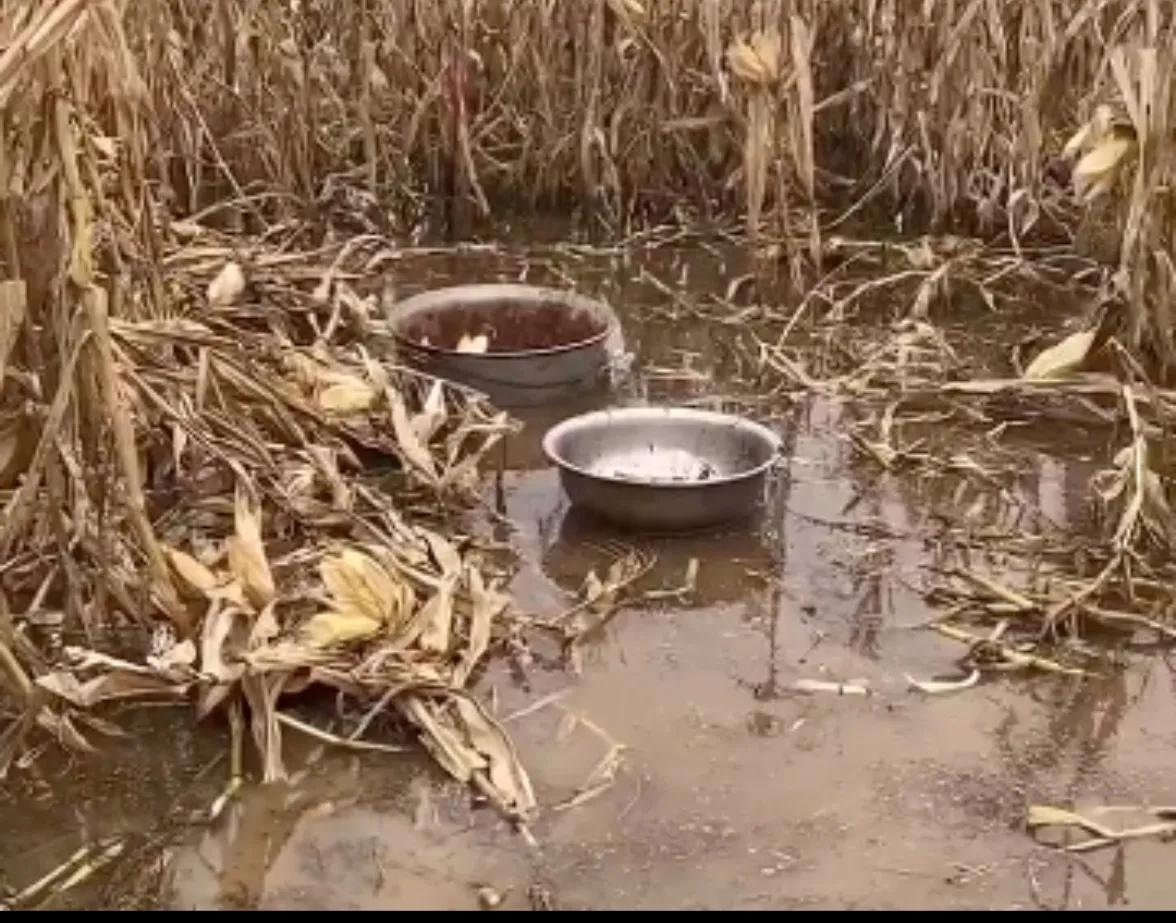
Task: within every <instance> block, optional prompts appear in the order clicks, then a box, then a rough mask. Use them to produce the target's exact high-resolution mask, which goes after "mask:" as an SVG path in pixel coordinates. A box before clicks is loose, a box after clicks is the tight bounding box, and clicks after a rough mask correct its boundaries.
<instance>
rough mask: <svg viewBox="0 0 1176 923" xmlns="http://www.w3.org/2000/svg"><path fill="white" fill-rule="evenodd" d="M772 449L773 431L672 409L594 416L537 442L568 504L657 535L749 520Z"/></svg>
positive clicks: (620, 410) (734, 419) (635, 409)
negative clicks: (556, 470)
mask: <svg viewBox="0 0 1176 923" xmlns="http://www.w3.org/2000/svg"><path fill="white" fill-rule="evenodd" d="M780 446H781V442H780V439H779V437H778V436H776V434H775V433H773V432H772V431H771V430H769V429H767V428H766V427H763V426H760V425H759V424H758V423H753V422H751V421H750V420H744V419H742V418H740V417H733V416H729V415H727V414H721V413H713V412H710V411H705V410H692V409H687V408H675V407H632V408H617V409H612V410H601V411H596V412H594V413H588V414H583V415H582V416H578V417H572V418H571V419H570V420H565V421H564V422H563V423H560V424H558V425H557V426H554V427H552V428H551V429H550V430H548V431H547V434H546V436H544V437H543V452H544V454H545V455H546V456H547V457H548V459H550V460H551V462H552V463H553V464H555V465H556V466H557V467H558V468H559V473H560V482H561V483H562V485H563V488H564V491H565V492H566V493H567V495H568V499H570V500H571V502H572V504H573V505H574V506H578V507H582V508H584V509H586V510H589V511H590V512H592V513H594V514H596V515H597V516H600V517H601V518H604V519H607V520H609V521H611V522H613V523H614V524H617V525H621V526H625V527H628V528H635V529H643V530H655V531H679V530H685V529H700V528H704V527H707V526H713V525H717V524H719V523H722V522H728V521H733V520H737V519H744V518H747V517H749V516H751V515H752V514H753V513H754V512H755V511H756V509H757V508H758V507H759V505H760V502H761V500H762V499H763V493H764V482H765V479H766V476H767V473H768V470H769V469H770V468H771V467H772V465H773V463H774V462H775V460H776V458H777V456H778V454H779V451H780Z"/></svg>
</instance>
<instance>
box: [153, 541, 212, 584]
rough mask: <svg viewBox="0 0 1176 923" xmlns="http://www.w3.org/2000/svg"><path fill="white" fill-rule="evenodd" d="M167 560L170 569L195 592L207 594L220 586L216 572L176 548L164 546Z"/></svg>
mask: <svg viewBox="0 0 1176 923" xmlns="http://www.w3.org/2000/svg"><path fill="white" fill-rule="evenodd" d="M164 553H165V554H166V555H167V559H168V562H169V563H170V564H171V566H172V569H173V570H174V571H175V572H176V574H177V575H178V576H179V577H180V579H181V580H183V581H184V583H185V584H187V585H188V587H190V588H191V589H193V590H195V591H196V592H197V593H204V594H207V593H209V592H210V591H212V590H214V589H216V588H217V587H218V586H220V581H219V580H218V579H217V576H216V574H214V573H213V572H212V571H211V570H209V569H208V568H207V567H205V566H204V565H203V564H201V563H200V562H199V561H197V560H196V559H195V558H194V557H192V556H191V555H190V554H187V553H186V552H183V551H180V550H179V549H178V548H167V547H165V548H164Z"/></svg>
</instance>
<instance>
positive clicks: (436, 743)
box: [400, 696, 487, 782]
mask: <svg viewBox="0 0 1176 923" xmlns="http://www.w3.org/2000/svg"><path fill="white" fill-rule="evenodd" d="M400 707H401V708H402V709H403V711H404V712H405V714H406V715H407V716H408V717H409V718H410V719H411V720H412V721H414V722H415V723H416V725H417V726H418V727H419V728H420V729H421V735H420V740H421V743H422V744H424V746H425V749H427V750H428V751H429V752H430V753H431V754H432V755H433V759H435V760H436V761H437V762H438V764H439V765H440V766H441V768H442V769H444V770H445V771H446V772H448V773H449V774H450V775H451V776H453V777H454V778H455V779H457V780H458V781H459V782H470V781H471V780H472V779H473V777H474V773H475V772H478V771H480V770H483V769H485V768H486V765H487V762H486V759H485V758H484V757H482V756H481V755H480V754H479V753H478V752H477V751H475V750H474V749H472V748H471V747H468V746H466V744H465V743H464V742H463V741H462V739H461V737H460V736H459V735H458V734H457V732H455V731H453V730H452V729H450V728H448V727H446V726H445V725H444V724H442V723H441V721H440V720H439V719H438V717H437V716H436V715H435V714H434V713H433V710H432V708H431V706H430V704H429V703H428V702H426V701H425V700H423V699H421V698H420V697H419V696H406V697H405V698H404V699H403V700H402V702H401V703H400Z"/></svg>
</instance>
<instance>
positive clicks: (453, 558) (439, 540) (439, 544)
mask: <svg viewBox="0 0 1176 923" xmlns="http://www.w3.org/2000/svg"><path fill="white" fill-rule="evenodd" d="M420 533H421V536H422V537H423V538H424V540H425V542H426V544H428V546H429V551H430V552H431V553H432V555H433V560H434V561H436V562H437V566H438V567H440V568H441V574H442V576H445V577H456V576H458V575H459V574H461V555H460V554H459V553H458V550H457V549H456V548H454V547H453V543H452V542H450V541H449V540H448V539H446V538H443V537H442V536H440V535H438V534H437V533H436V532H433V531H432V530H430V529H423V528H422V529H421V530H420Z"/></svg>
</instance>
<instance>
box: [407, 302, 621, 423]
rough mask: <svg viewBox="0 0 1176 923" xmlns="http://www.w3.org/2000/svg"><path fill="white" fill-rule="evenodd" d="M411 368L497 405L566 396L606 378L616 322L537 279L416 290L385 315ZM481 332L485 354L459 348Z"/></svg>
mask: <svg viewBox="0 0 1176 923" xmlns="http://www.w3.org/2000/svg"><path fill="white" fill-rule="evenodd" d="M389 320H390V321H391V326H392V334H393V336H394V337H395V340H396V346H397V350H398V351H399V352H400V353H401V354H402V355H403V356H404V358H405V360H406V361H407V362H408V363H409V364H410V365H412V366H415V367H416V368H418V369H420V370H422V371H424V372H426V373H428V374H430V375H435V376H437V377H439V378H447V379H449V380H451V381H457V382H460V383H461V384H465V385H469V386H470V387H472V388H477V389H478V390H479V391H482V392H483V393H485V394H486V395H487V396H488V397H489V398H490V399H491V400H492V401H493V402H494V403H496V404H498V405H499V406H502V407H527V406H535V405H539V404H546V403H551V402H554V401H560V400H568V399H571V398H574V397H577V396H579V395H583V394H586V393H588V392H590V391H592V390H595V389H597V388H602V387H604V386H605V385H606V384H607V381H608V371H609V361H610V345H611V344H613V343H615V342H616V341H617V337H618V335H619V324H618V322H617V319H616V315H615V314H614V313H613V311H612V309H611V308H609V306H608V305H606V304H605V303H603V302H601V301H596V300H594V299H592V298H587V297H585V296H584V295H580V294H577V293H576V292H569V291H561V290H559V289H551V288H542V287H539V286H534V285H508V284H479V285H456V286H451V287H449V288H441V289H435V290H433V291H430V292H424V293H422V294H419V295H413V296H412V297H410V298H406V299H404V300H403V301H401V302H399V303H397V304H396V305H394V306H393V308H392V311H391V316H390V317H389ZM463 336H470V337H477V336H485V337H486V339H487V341H488V346H487V349H486V351H485V352H483V353H470V352H459V351H458V349H457V346H458V343H459V342H460V340H461V338H462V337H463Z"/></svg>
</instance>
